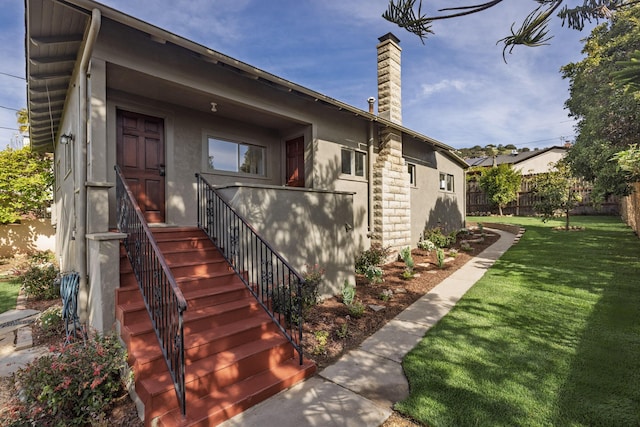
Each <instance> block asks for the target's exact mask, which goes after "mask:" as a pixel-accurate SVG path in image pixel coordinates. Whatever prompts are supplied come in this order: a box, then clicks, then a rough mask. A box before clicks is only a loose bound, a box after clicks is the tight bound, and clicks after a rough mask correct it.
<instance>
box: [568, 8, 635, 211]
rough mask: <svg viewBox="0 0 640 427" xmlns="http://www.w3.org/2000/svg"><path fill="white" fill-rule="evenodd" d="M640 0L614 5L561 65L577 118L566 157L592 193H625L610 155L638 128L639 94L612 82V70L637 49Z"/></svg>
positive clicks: (623, 180) (630, 141)
mask: <svg viewBox="0 0 640 427" xmlns="http://www.w3.org/2000/svg"><path fill="white" fill-rule="evenodd" d="M639 20H640V5H637V6H633V7H629V8H626V9H625V10H619V11H618V13H616V14H615V15H614V16H613V18H612V19H611V21H610V22H609V23H608V24H603V25H600V26H598V27H596V28H595V29H594V30H593V31H592V33H591V35H590V36H589V37H588V38H587V40H586V42H585V45H584V48H583V53H585V54H586V57H585V58H584V59H583V60H581V61H580V62H577V63H570V64H567V65H565V66H564V67H562V74H563V77H565V78H567V79H569V80H570V86H569V99H568V100H567V101H566V103H565V106H566V107H567V109H568V110H569V114H570V116H572V117H575V118H576V119H578V124H577V126H576V131H577V132H576V133H577V137H576V140H575V144H574V145H573V147H572V148H571V150H569V153H568V154H567V161H568V162H569V165H570V167H571V169H572V171H573V172H574V174H575V175H577V176H581V177H583V178H584V179H586V180H587V181H589V182H591V183H592V184H593V191H592V199H593V200H594V201H596V202H600V201H602V200H604V199H605V198H606V197H607V196H608V195H611V194H613V195H618V196H623V195H626V194H628V192H629V191H630V188H629V185H628V183H629V176H628V175H627V174H625V173H624V171H622V170H621V169H620V168H618V167H617V164H616V163H615V162H612V161H611V158H612V157H613V156H614V155H615V153H617V152H619V151H622V150H626V149H628V148H629V147H630V145H631V144H633V143H636V142H637V136H638V135H639V134H640V108H639V107H640V99H639V97H636V96H634V94H633V93H632V92H631V91H628V90H625V88H624V87H622V86H621V85H620V84H616V83H615V82H614V81H613V79H612V75H613V74H614V73H615V72H617V71H620V69H621V68H623V66H622V65H621V63H624V62H625V61H627V60H629V59H630V58H631V55H632V54H633V53H634V52H635V51H637V50H640V26H638V24H637V23H638V21H639Z"/></svg>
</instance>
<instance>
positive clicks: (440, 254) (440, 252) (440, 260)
mask: <svg viewBox="0 0 640 427" xmlns="http://www.w3.org/2000/svg"><path fill="white" fill-rule="evenodd" d="M436 259H437V260H438V267H440V268H443V267H444V251H443V250H442V248H438V249H436Z"/></svg>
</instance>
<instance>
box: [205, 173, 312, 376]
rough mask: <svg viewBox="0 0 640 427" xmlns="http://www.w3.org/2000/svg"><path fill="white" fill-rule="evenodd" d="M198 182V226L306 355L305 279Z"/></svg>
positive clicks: (288, 337)
mask: <svg viewBox="0 0 640 427" xmlns="http://www.w3.org/2000/svg"><path fill="white" fill-rule="evenodd" d="M196 179H197V183H198V205H197V206H198V227H200V228H201V229H202V230H204V232H205V233H207V235H208V236H209V238H210V239H211V240H212V241H213V243H214V244H215V245H216V246H217V247H218V248H219V249H220V251H221V252H222V255H223V256H224V257H225V258H226V260H227V261H228V262H229V263H230V264H231V265H232V266H233V269H234V270H235V272H236V273H237V274H238V275H239V276H240V278H241V279H242V281H243V282H244V284H245V285H246V286H247V288H249V291H251V293H252V294H253V296H254V297H255V298H256V299H257V300H258V302H259V303H260V305H262V307H263V308H264V309H265V310H266V312H267V313H268V314H269V316H270V317H271V319H273V321H274V322H275V323H276V324H277V325H278V327H279V328H280V330H281V331H282V332H283V333H284V335H285V336H286V337H287V339H288V340H289V341H290V342H291V344H293V347H294V348H295V349H296V351H297V352H298V355H299V358H300V364H302V363H303V356H302V300H303V297H302V289H303V286H304V279H303V278H302V276H301V275H300V274H299V273H298V272H297V271H296V270H295V269H294V268H293V267H291V266H290V265H289V264H288V263H287V261H285V259H284V258H283V257H282V256H281V255H280V254H279V253H278V252H277V251H275V250H274V249H273V248H272V247H271V245H270V244H269V243H267V242H266V241H265V240H264V239H263V238H262V237H260V235H259V234H258V233H257V232H256V230H255V229H254V228H253V227H252V226H251V225H249V224H248V223H247V221H246V220H245V219H244V218H243V217H242V216H241V215H240V214H238V213H237V212H236V210H235V209H233V208H232V207H231V206H230V205H229V204H228V203H227V202H226V201H225V200H224V199H223V198H222V197H221V196H220V193H219V192H218V190H216V189H215V188H214V187H212V186H211V184H209V183H208V182H207V181H206V179H205V178H204V177H203V176H202V175H200V174H198V173H197V174H196Z"/></svg>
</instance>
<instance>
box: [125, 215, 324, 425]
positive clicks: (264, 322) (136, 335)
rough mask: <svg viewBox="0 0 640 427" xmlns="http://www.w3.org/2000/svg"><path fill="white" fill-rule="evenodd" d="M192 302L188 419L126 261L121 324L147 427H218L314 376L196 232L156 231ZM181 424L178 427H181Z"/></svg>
mask: <svg viewBox="0 0 640 427" xmlns="http://www.w3.org/2000/svg"><path fill="white" fill-rule="evenodd" d="M152 232H153V234H154V239H155V240H156V242H157V243H158V246H159V247H160V249H161V250H162V251H163V257H164V258H165V260H166V261H167V265H168V267H169V268H170V269H171V272H172V275H173V276H174V277H175V279H176V282H177V284H178V286H179V287H180V289H181V290H182V293H183V295H184V297H185V299H186V301H187V310H186V311H185V312H184V317H183V331H184V355H185V369H186V371H185V387H186V399H187V419H186V420H182V417H181V415H180V409H179V407H178V406H179V403H178V398H177V396H176V392H175V388H174V384H173V380H172V379H171V376H170V374H169V370H168V368H167V364H166V361H165V359H164V356H163V355H162V351H161V350H160V346H159V343H158V339H157V336H156V332H155V331H154V330H153V327H152V324H151V320H150V318H149V314H148V312H147V310H146V307H145V305H144V302H143V300H142V294H141V292H140V290H139V285H138V283H137V281H136V279H135V276H134V274H133V270H132V268H131V265H130V263H129V260H128V258H127V257H126V255H123V252H121V256H120V267H121V268H120V280H121V287H120V288H119V289H118V290H117V291H116V292H117V293H116V318H117V319H118V321H119V322H120V330H121V337H122V339H123V341H124V342H125V344H126V347H127V351H128V362H129V364H130V365H131V366H132V367H133V371H134V376H135V378H134V379H135V389H136V392H137V394H138V396H139V397H140V399H141V401H142V402H143V405H144V413H145V425H146V426H150V425H152V424H153V425H156V424H157V425H203V426H204V425H216V424H218V423H219V422H221V421H224V420H226V419H228V418H230V417H231V416H233V415H235V414H237V413H239V412H241V411H243V410H244V409H246V408H248V407H249V406H251V405H253V404H255V403H257V402H259V401H261V400H264V399H266V398H267V397H269V396H271V395H273V394H275V393H277V392H278V391H280V390H283V389H285V388H287V387H290V386H291V385H293V384H295V383H296V382H298V381H300V380H302V379H304V378H307V377H309V376H311V375H313V373H314V372H315V365H314V364H313V363H312V362H309V361H306V360H305V361H304V363H303V364H302V365H300V364H299V363H298V362H299V360H298V358H297V353H295V351H294V348H293V345H292V344H291V343H290V342H289V341H287V339H286V338H285V337H284V335H282V333H281V331H280V329H279V328H278V326H277V325H276V324H275V323H274V322H273V321H272V320H271V318H270V317H269V315H268V314H267V313H266V312H265V311H264V309H263V308H262V306H261V305H260V303H259V302H258V301H257V300H256V299H255V298H254V297H253V296H252V294H251V292H250V291H249V289H248V288H247V287H246V285H245V284H244V282H243V279H242V278H240V277H239V276H237V275H236V274H235V272H233V270H232V269H231V266H230V265H229V264H228V263H227V262H226V260H224V258H223V257H222V255H221V253H220V252H219V251H218V249H217V248H216V247H215V245H214V244H213V243H212V242H211V240H210V239H209V238H208V237H207V236H206V235H205V234H204V232H203V231H202V230H199V229H197V228H195V227H181V228H169V227H166V228H163V227H159V228H155V227H153V228H152ZM176 423H177V424H176Z"/></svg>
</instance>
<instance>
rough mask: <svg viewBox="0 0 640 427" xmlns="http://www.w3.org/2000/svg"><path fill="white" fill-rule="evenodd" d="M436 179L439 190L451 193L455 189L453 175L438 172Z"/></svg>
mask: <svg viewBox="0 0 640 427" xmlns="http://www.w3.org/2000/svg"><path fill="white" fill-rule="evenodd" d="M438 181H439V188H440V191H446V192H448V193H453V192H454V191H455V181H454V177H453V175H451V174H449V173H445V172H440V174H439V180H438Z"/></svg>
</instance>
